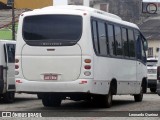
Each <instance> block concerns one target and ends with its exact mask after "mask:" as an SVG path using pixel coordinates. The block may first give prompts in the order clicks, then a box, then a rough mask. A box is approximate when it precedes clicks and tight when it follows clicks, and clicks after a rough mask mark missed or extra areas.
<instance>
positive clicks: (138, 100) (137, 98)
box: [134, 86, 143, 102]
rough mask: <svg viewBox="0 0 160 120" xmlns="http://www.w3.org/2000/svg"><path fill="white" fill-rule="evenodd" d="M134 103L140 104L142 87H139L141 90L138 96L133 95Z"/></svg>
mask: <svg viewBox="0 0 160 120" xmlns="http://www.w3.org/2000/svg"><path fill="white" fill-rule="evenodd" d="M134 100H135V102H141V101H142V100H143V87H142V86H141V90H140V93H139V94H136V95H134Z"/></svg>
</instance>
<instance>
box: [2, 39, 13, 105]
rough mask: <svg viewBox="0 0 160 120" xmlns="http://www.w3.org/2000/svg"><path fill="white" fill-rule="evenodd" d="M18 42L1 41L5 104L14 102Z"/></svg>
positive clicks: (3, 98)
mask: <svg viewBox="0 0 160 120" xmlns="http://www.w3.org/2000/svg"><path fill="white" fill-rule="evenodd" d="M15 46H16V41H11V40H0V97H1V99H2V100H3V102H5V103H12V102H14V95H15V91H16V90H15V89H16V88H15V68H14V67H15Z"/></svg>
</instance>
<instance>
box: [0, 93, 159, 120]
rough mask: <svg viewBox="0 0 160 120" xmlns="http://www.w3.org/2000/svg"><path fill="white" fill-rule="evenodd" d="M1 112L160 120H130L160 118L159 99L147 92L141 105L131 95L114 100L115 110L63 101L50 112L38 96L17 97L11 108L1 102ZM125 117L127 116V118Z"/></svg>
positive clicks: (17, 95) (64, 116)
mask: <svg viewBox="0 0 160 120" xmlns="http://www.w3.org/2000/svg"><path fill="white" fill-rule="evenodd" d="M0 111H12V112H13V111H15V112H16V111H17V112H36V113H37V112H40V114H42V115H43V116H44V115H45V116H51V117H53V118H54V119H63V120H64V119H78V120H79V119H83V120H97V119H98V120H103V119H104V120H106V119H109V118H108V117H111V119H114V117H116V116H119V117H121V116H122V117H123V118H124V119H125V120H128V119H134V120H135V119H136V120H137V119H141V120H143V119H144V118H145V120H147V119H148V120H150V119H151V120H152V119H153V120H158V119H160V117H153V116H152V117H150V116H143V117H138V118H137V117H135V116H131V117H129V114H133V113H135V114H142V115H143V114H147V115H151V113H154V114H159V116H160V96H158V95H157V94H153V93H150V92H148V93H147V94H144V98H143V101H142V102H134V97H133V96H130V95H122V96H114V97H113V106H112V107H111V108H97V107H95V106H93V105H92V104H91V103H88V102H84V101H78V102H75V101H70V100H64V101H63V102H62V105H61V107H51V108H50V107H44V106H43V105H42V102H41V100H39V99H37V96H36V95H33V94H16V99H15V102H14V103H12V104H5V103H3V102H1V101H0ZM129 111H130V112H129ZM137 111H138V112H137ZM124 115H126V117H125V116H124ZM127 115H128V116H127ZM152 115H153V114H152ZM106 117H107V118H106ZM128 117H129V118H128ZM53 118H50V119H53ZM3 119H4V118H3ZM5 119H6V118H5ZM16 119H17V118H16ZM38 119H39V118H38ZM42 119H44V118H42ZM46 119H49V118H46ZM116 119H117V117H116ZM121 119H122V118H121Z"/></svg>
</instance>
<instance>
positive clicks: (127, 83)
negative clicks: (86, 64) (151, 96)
mask: <svg viewBox="0 0 160 120" xmlns="http://www.w3.org/2000/svg"><path fill="white" fill-rule="evenodd" d="M112 79H116V80H117V94H134V93H135V88H136V61H135V60H127V59H118V58H109V57H97V56H95V57H94V81H103V82H104V83H105V82H106V81H107V82H109V83H110V82H111V80H112ZM102 89H103V90H104V91H106V90H107V91H106V94H108V90H109V88H106V86H104V87H103V88H102Z"/></svg>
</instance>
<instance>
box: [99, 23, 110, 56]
mask: <svg viewBox="0 0 160 120" xmlns="http://www.w3.org/2000/svg"><path fill="white" fill-rule="evenodd" d="M98 38H99V39H98V40H99V47H100V54H101V55H105V56H106V55H107V54H108V51H107V37H106V29H105V23H104V22H98Z"/></svg>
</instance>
